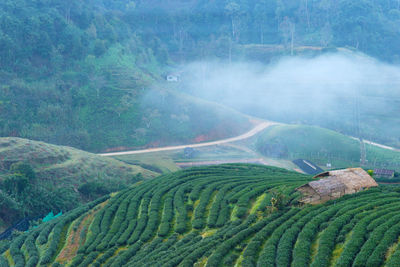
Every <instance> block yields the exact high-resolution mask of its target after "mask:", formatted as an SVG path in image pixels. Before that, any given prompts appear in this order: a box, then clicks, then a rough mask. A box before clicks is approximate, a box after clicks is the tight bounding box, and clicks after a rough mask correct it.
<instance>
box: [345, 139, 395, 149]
mask: <svg viewBox="0 0 400 267" xmlns="http://www.w3.org/2000/svg"><path fill="white" fill-rule="evenodd" d="M350 137H351V138H352V139H354V140H357V141H359V140H360V139H358V138H357V137H354V136H350ZM363 142H364V143H366V144H368V145H371V146H376V147H380V148H383V149H388V150H392V151H397V152H400V149H398V148H394V147H391V146H386V145H382V144H378V143H375V142H372V141H369V140H365V139H363Z"/></svg>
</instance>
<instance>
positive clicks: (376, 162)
mask: <svg viewBox="0 0 400 267" xmlns="http://www.w3.org/2000/svg"><path fill="white" fill-rule="evenodd" d="M256 147H257V150H258V151H259V152H260V153H262V154H264V155H266V156H270V157H271V156H272V157H276V158H284V159H290V160H294V159H298V158H305V159H309V160H312V161H313V162H315V163H317V164H319V165H320V166H321V167H324V166H326V164H327V163H331V164H332V168H343V167H348V166H360V142H359V141H358V140H356V139H353V138H351V137H349V136H346V135H343V134H340V133H337V132H334V131H331V130H328V129H324V128H320V127H316V126H305V125H276V126H273V127H270V128H268V129H266V130H265V131H264V132H263V133H262V134H261V136H260V137H259V138H258V140H257V142H256ZM365 148H366V158H367V161H368V162H367V166H365V167H370V168H389V169H395V170H399V169H400V165H399V161H400V152H397V151H391V150H388V149H383V148H380V147H376V146H373V145H370V144H366V145H365Z"/></svg>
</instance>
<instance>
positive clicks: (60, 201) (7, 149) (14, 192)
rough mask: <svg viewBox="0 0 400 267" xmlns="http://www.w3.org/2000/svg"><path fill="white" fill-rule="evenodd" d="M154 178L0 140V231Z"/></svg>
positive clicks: (98, 160) (91, 158)
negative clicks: (22, 220) (29, 218)
mask: <svg viewBox="0 0 400 267" xmlns="http://www.w3.org/2000/svg"><path fill="white" fill-rule="evenodd" d="M156 175H157V174H156V173H154V172H152V171H149V170H146V169H143V168H141V167H139V166H135V165H128V164H125V163H123V162H120V161H118V160H115V159H111V158H105V157H101V156H97V155H95V154H91V153H87V152H84V151H80V150H77V149H73V148H70V147H62V146H55V145H50V144H46V143H43V142H36V141H31V140H27V139H20V138H0V183H1V191H0V198H1V201H0V203H1V204H0V222H1V225H0V226H1V228H4V227H6V226H8V225H10V224H11V223H13V222H15V221H16V220H18V219H21V218H22V217H32V216H38V215H43V214H47V213H48V212H50V211H54V212H58V211H67V210H70V209H72V208H75V207H77V206H78V205H79V204H80V203H84V202H88V201H91V200H93V199H96V198H98V197H100V196H102V195H105V194H108V193H110V192H114V191H119V190H121V189H123V188H125V187H127V186H128V185H130V184H133V183H136V182H138V181H141V180H143V179H147V178H151V177H154V176H156Z"/></svg>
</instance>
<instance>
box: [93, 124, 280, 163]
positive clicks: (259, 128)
mask: <svg viewBox="0 0 400 267" xmlns="http://www.w3.org/2000/svg"><path fill="white" fill-rule="evenodd" d="M275 124H277V123H275V122H270V121H262V122H260V123H259V124H258V125H256V126H255V127H254V128H253V129H251V130H250V131H248V132H247V133H245V134H242V135H239V136H236V137H232V138H227V139H222V140H218V141H212V142H205V143H198V144H188V145H180V146H167V147H157V148H148V149H142V150H131V151H124V152H113V153H103V154H99V155H100V156H105V157H111V156H121V155H132V154H143V153H152V152H161V151H170V150H179V149H184V148H186V147H191V148H197V147H205V146H214V145H221V144H225V143H231V142H236V141H240V140H244V139H247V138H250V137H252V136H254V135H256V134H258V133H259V132H261V131H263V130H264V129H266V128H267V127H270V126H271V125H275Z"/></svg>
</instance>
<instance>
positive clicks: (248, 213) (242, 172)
mask: <svg viewBox="0 0 400 267" xmlns="http://www.w3.org/2000/svg"><path fill="white" fill-rule="evenodd" d="M309 179H310V178H309V177H307V176H304V175H301V174H298V173H294V172H289V171H286V170H283V169H278V168H272V167H262V166H255V165H241V164H234V165H220V166H215V167H202V168H194V169H190V170H186V171H180V172H177V173H174V174H168V175H164V176H161V177H159V178H156V179H154V180H151V181H146V182H144V183H142V184H140V185H137V186H135V187H133V188H131V189H127V190H124V191H122V192H120V193H119V194H118V195H116V196H114V197H111V198H110V199H109V200H108V201H107V202H106V203H103V204H101V205H98V206H97V207H95V208H94V209H92V210H87V209H86V208H83V209H82V210H74V211H73V212H71V213H69V214H67V215H64V216H62V217H60V218H57V219H56V220H54V221H51V222H50V223H48V224H43V225H41V226H40V227H39V228H37V229H35V230H33V231H30V232H29V233H25V234H22V235H20V236H19V237H17V238H15V239H13V240H12V241H11V243H10V244H5V245H4V249H3V250H2V251H3V252H5V253H3V255H2V258H0V260H2V262H3V264H6V266H7V264H8V265H12V264H13V263H15V264H17V262H18V264H20V265H21V266H23V264H25V263H26V262H28V261H32V262H34V263H35V264H36V263H38V262H39V263H41V264H49V263H53V264H72V265H73V266H88V265H90V264H91V265H93V266H143V265H148V266H159V265H162V266H177V265H179V266H193V264H195V263H199V264H206V266H233V265H235V264H236V263H237V264H239V266H309V265H311V266H318V267H320V266H351V264H352V262H353V261H354V262H356V263H357V265H356V266H380V265H381V264H383V263H386V264H387V265H388V266H396V264H398V261H399V255H398V251H399V250H398V236H399V234H400V228H399V224H398V219H399V218H398V217H399V209H400V203H399V196H400V195H399V192H398V191H399V190H398V188H397V187H380V188H374V189H369V190H367V191H363V192H361V193H357V194H353V195H346V196H344V197H342V198H340V199H337V200H335V201H329V202H326V203H325V204H321V205H314V206H308V205H306V206H302V205H299V203H298V202H297V199H298V196H299V195H298V194H297V193H296V191H295V190H294V189H295V188H296V187H297V186H299V185H301V184H303V183H305V182H307V181H309ZM272 198H276V199H279V201H282V202H280V203H282V204H283V205H279V203H276V202H275V204H276V205H275V206H274V205H273V203H274V202H272V203H271V200H272ZM103 201H104V200H103ZM100 202H101V201H97V203H94V204H91V206H94V205H97V204H98V203H100ZM35 240H36V241H35ZM75 244H79V248H76V247H75ZM23 255H25V256H27V258H24V257H23ZM31 255H32V256H31ZM25 261H26V262H25ZM32 266H34V265H32Z"/></svg>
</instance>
